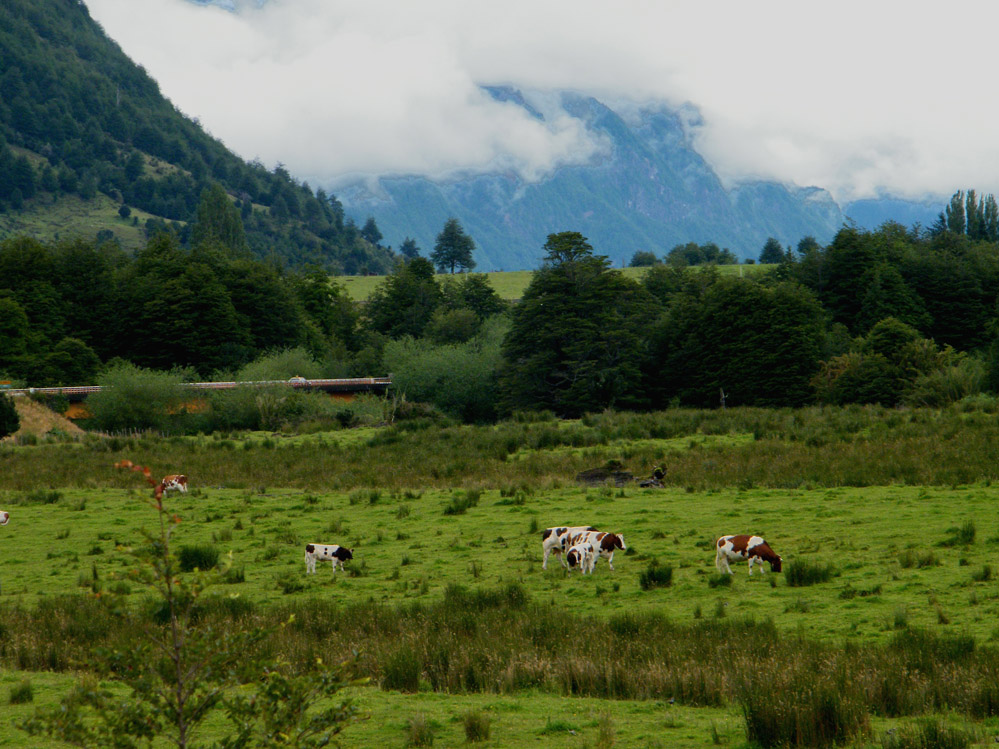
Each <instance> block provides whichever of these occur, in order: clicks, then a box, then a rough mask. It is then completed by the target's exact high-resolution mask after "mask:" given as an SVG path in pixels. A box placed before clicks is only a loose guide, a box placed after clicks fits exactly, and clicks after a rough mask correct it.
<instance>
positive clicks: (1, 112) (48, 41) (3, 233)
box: [0, 0, 393, 273]
mask: <svg viewBox="0 0 999 749" xmlns="http://www.w3.org/2000/svg"><path fill="white" fill-rule="evenodd" d="M213 183H218V184H221V185H222V186H223V187H224V188H225V190H226V192H227V193H228V195H229V197H230V199H231V200H232V201H233V202H234V204H235V205H236V207H237V208H239V210H240V214H241V217H242V220H243V224H244V226H245V231H246V245H247V247H248V249H250V250H251V251H252V252H253V253H254V254H256V255H257V256H258V257H276V258H278V259H279V260H280V261H281V262H283V263H285V264H289V265H302V264H306V263H315V264H320V265H322V266H324V267H327V268H329V269H330V270H332V271H335V272H339V273H372V272H374V273H378V272H386V271H388V270H389V269H390V268H391V266H392V259H393V257H392V253H391V252H390V251H389V250H387V249H384V248H381V247H378V246H377V245H374V244H372V243H370V242H368V241H366V240H365V239H364V238H362V237H361V234H360V232H359V231H358V230H357V228H356V227H354V226H353V225H352V224H351V223H350V222H345V221H344V213H343V208H342V206H341V205H340V202H339V201H338V200H337V199H336V197H334V196H332V195H327V194H326V193H325V192H323V191H322V190H317V191H315V192H313V190H312V189H311V188H310V187H309V186H308V185H307V184H299V183H298V182H297V181H296V180H295V179H293V178H292V177H291V175H290V174H289V173H288V172H287V170H285V169H284V168H283V167H281V166H278V167H277V168H275V169H274V170H273V171H269V170H267V169H266V168H265V167H264V166H263V165H261V164H260V163H257V162H253V163H247V162H245V161H243V160H242V159H241V158H239V157H238V156H236V155H235V154H233V153H231V152H230V151H229V150H228V149H226V147H225V146H224V145H223V144H222V143H221V142H219V141H218V140H215V139H214V138H212V137H211V136H209V135H208V134H207V133H205V131H204V130H203V129H202V128H201V126H200V124H199V123H198V122H197V121H196V120H194V119H191V118H189V117H187V116H185V115H184V114H182V113H181V112H180V111H178V110H177V109H176V108H175V107H174V105H173V104H172V103H171V102H169V101H168V100H167V99H165V98H164V97H163V95H162V94H161V93H160V91H159V88H158V86H157V84H156V82H155V81H154V80H152V79H151V78H150V77H149V76H148V75H147V74H146V72H145V71H144V70H143V69H142V68H141V67H140V66H138V65H136V64H135V63H134V62H132V61H131V60H130V59H129V58H128V57H127V56H126V55H125V54H124V53H123V52H122V51H121V49H120V48H119V47H118V45H117V44H115V43H114V41H113V40H111V39H109V38H108V37H107V35H106V34H105V33H104V31H103V30H102V29H101V27H100V26H99V25H98V24H97V23H96V22H95V21H94V20H93V19H91V18H90V16H89V14H88V12H87V8H86V6H85V5H84V4H83V3H81V2H76V1H75V0H5V2H4V3H2V4H0V239H2V238H6V237H10V236H13V235H17V234H29V235H31V236H33V237H35V238H37V239H41V240H43V241H51V240H56V239H62V238H69V237H71V236H73V237H76V236H82V237H84V238H86V239H92V238H93V237H94V236H95V235H96V234H97V233H98V232H108V231H109V232H111V235H107V234H103V235H102V236H103V237H104V238H110V236H112V235H113V236H114V237H116V238H117V239H118V240H119V241H120V243H121V244H122V245H123V246H125V247H136V246H139V245H140V244H141V243H142V242H144V240H145V239H146V238H147V237H149V236H151V235H152V234H153V233H155V232H156V231H158V230H160V229H162V228H165V227H167V226H170V227H172V228H173V229H174V231H176V232H177V234H178V235H179V237H180V239H181V241H182V242H184V243H186V242H187V241H188V239H189V236H188V235H189V222H190V221H191V220H192V219H193V218H194V213H195V210H196V209H197V206H198V203H199V201H200V198H201V195H202V193H203V192H204V190H205V189H206V188H207V187H209V186H210V185H211V184H213ZM119 212H120V214H119Z"/></svg>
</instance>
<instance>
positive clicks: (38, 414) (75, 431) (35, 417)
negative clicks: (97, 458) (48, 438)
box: [0, 396, 84, 442]
mask: <svg viewBox="0 0 999 749" xmlns="http://www.w3.org/2000/svg"><path fill="white" fill-rule="evenodd" d="M13 400H14V408H16V409H17V415H18V417H19V418H20V419H21V427H20V428H19V429H18V430H17V431H16V432H14V434H12V435H10V436H8V437H5V438H4V439H3V440H0V442H8V441H14V440H16V439H18V438H19V437H26V436H27V435H29V434H33V435H35V436H36V437H43V436H44V435H46V434H48V433H49V432H51V431H54V430H56V431H59V432H62V433H63V434H67V435H69V436H71V437H80V436H82V435H83V434H84V431H83V430H82V429H80V427H78V426H77V425H76V424H74V423H73V422H72V421H70V420H69V419H67V418H66V417H65V416H62V415H61V414H57V413H56V412H55V411H53V410H52V409H51V408H46V407H45V406H43V405H42V404H41V403H37V402H36V401H33V400H31V398H27V397H24V396H18V397H16V398H14V399H13Z"/></svg>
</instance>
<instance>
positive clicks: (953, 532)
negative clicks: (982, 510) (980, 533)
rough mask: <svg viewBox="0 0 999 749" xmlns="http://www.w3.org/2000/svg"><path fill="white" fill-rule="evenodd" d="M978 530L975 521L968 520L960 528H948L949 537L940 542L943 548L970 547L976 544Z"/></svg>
mask: <svg viewBox="0 0 999 749" xmlns="http://www.w3.org/2000/svg"><path fill="white" fill-rule="evenodd" d="M976 534H977V529H976V528H975V522H974V521H973V520H966V521H964V523H962V524H961V527H960V528H948V529H947V537H946V538H945V539H944V540H943V541H941V542H940V545H941V546H970V545H971V544H973V543H975V535H976Z"/></svg>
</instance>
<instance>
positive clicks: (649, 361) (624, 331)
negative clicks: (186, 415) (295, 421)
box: [0, 186, 999, 421]
mask: <svg viewBox="0 0 999 749" xmlns="http://www.w3.org/2000/svg"><path fill="white" fill-rule="evenodd" d="M993 204H994V200H992V198H991V196H990V197H989V198H987V199H985V200H982V199H980V198H977V197H976V195H975V193H974V192H973V191H970V192H968V193H967V194H965V193H963V192H962V193H958V194H957V195H955V196H954V199H953V200H952V201H951V205H950V206H949V207H948V210H947V212H946V215H943V216H941V220H940V222H938V225H936V226H934V227H932V228H931V229H928V230H923V229H921V228H919V227H913V228H911V229H907V228H905V227H903V226H901V225H898V224H893V223H887V224H885V225H883V226H882V227H881V228H879V229H878V230H877V231H873V232H869V231H864V230H861V229H857V228H856V227H850V226H846V227H843V228H842V229H841V230H840V231H839V232H838V233H837V235H836V237H835V238H834V240H833V241H832V242H831V243H830V244H829V245H828V246H826V247H822V246H820V245H818V243H815V242H814V241H803V242H801V243H799V249H798V250H792V249H791V248H788V249H787V250H785V251H784V252H783V254H782V255H781V256H780V262H776V263H774V264H772V265H769V266H768V269H767V270H766V271H764V272H761V273H757V274H753V275H752V277H747V278H736V277H731V276H724V275H722V274H721V273H719V271H718V269H717V267H716V266H714V265H705V266H701V267H696V268H694V267H688V266H684V265H681V264H679V263H675V262H673V263H670V262H667V263H659V264H656V265H654V266H652V267H650V268H649V269H648V270H647V271H646V273H645V274H644V275H643V276H642V277H641V280H640V281H636V280H633V279H631V278H629V277H627V276H625V275H624V274H622V273H621V272H620V271H618V270H614V269H612V268H611V267H610V264H609V262H608V261H607V259H606V257H604V256H602V255H599V254H597V253H596V251H595V250H594V248H593V247H591V246H590V244H589V243H588V242H587V240H586V238H585V237H583V236H582V235H580V234H578V233H576V232H571V231H569V232H561V233H558V234H552V235H550V236H549V238H548V242H547V243H546V244H545V246H544V248H543V249H544V251H545V252H546V256H545V262H544V264H543V265H542V267H541V268H540V269H539V270H538V271H537V272H536V273H535V274H534V276H533V279H532V281H531V283H530V285H529V287H528V288H527V290H526V291H525V293H524V295H523V298H522V299H521V300H520V301H519V302H517V303H516V304H514V305H513V306H510V305H508V304H507V303H506V302H504V301H503V300H501V299H500V298H499V297H498V296H497V294H496V293H495V291H494V290H493V288H492V287H491V286H490V285H489V283H488V281H487V279H486V277H485V276H479V275H474V274H457V275H454V276H451V277H447V278H446V279H445V280H444V281H443V282H441V281H440V280H439V279H438V277H436V276H435V274H434V267H433V265H432V264H431V263H430V262H429V261H428V260H426V259H425V258H422V257H419V256H417V257H414V258H411V259H409V260H406V261H400V262H399V263H398V264H397V266H396V267H395V269H394V271H393V272H392V273H391V274H390V275H388V276H386V277H385V279H384V280H383V281H382V282H381V284H380V285H379V286H378V288H377V289H376V290H375V292H374V294H373V295H372V296H371V297H370V299H369V300H368V301H367V302H366V303H364V304H358V303H355V302H354V301H352V300H351V299H350V298H349V297H348V296H347V295H346V294H345V292H344V291H343V290H342V288H341V287H340V286H338V285H337V283H336V282H335V279H334V280H331V279H330V278H329V277H328V276H327V275H326V274H325V273H324V272H323V271H322V270H320V269H316V268H313V269H304V270H297V271H288V270H284V269H281V268H280V267H277V266H275V265H272V264H268V263H265V262H262V261H259V260H256V259H253V258H252V257H251V256H250V255H249V253H248V252H247V250H246V249H245V247H243V246H242V245H241V243H240V237H241V236H242V232H241V225H240V214H239V211H238V210H237V209H236V208H235V207H234V206H233V205H232V204H231V203H229V202H228V201H227V200H226V199H225V195H224V192H223V191H222V190H221V188H220V187H218V186H216V187H214V188H210V189H208V190H206V191H205V193H204V194H203V196H202V200H201V204H200V205H199V207H198V209H197V211H196V213H197V217H198V218H197V220H196V221H195V222H194V224H193V226H192V229H191V236H193V237H195V238H197V240H198V241H197V242H196V243H195V245H194V247H193V248H191V249H187V248H184V247H182V246H181V245H180V244H179V242H178V239H177V237H176V235H174V234H172V233H170V232H163V233H160V234H158V235H156V236H155V237H154V238H153V239H152V240H151V241H150V242H149V243H148V244H147V245H146V247H145V248H144V249H142V250H141V251H139V252H138V253H136V254H135V255H134V257H133V256H129V255H127V254H125V253H123V252H121V251H120V250H119V249H118V248H117V246H116V245H115V244H114V243H103V244H100V243H96V242H84V241H81V240H77V241H73V242H64V243H56V244H53V245H44V244H42V243H40V242H37V241H35V240H31V239H25V238H18V239H12V240H7V241H5V242H3V243H0V374H5V375H6V376H8V377H12V378H14V379H16V380H18V381H23V382H28V381H30V382H29V383H28V384H31V385H56V384H79V383H81V382H88V381H90V380H92V379H93V378H94V377H96V376H99V375H100V373H101V372H104V371H106V370H107V369H108V368H109V367H110V368H113V367H114V366H116V365H117V364H119V363H121V360H125V361H126V362H129V363H130V365H137V366H139V367H145V368H151V369H158V370H169V369H171V368H178V367H180V368H186V370H185V372H186V373H185V374H184V376H185V377H187V378H191V377H201V378H206V377H225V378H229V377H232V376H233V373H234V372H237V371H238V370H239V369H240V368H242V367H247V366H249V365H250V364H251V362H253V361H254V360H260V358H261V357H265V358H266V357H268V356H269V357H273V356H275V352H279V351H288V350H296V351H298V352H299V356H298V357H297V358H294V357H293V358H292V359H290V360H289V361H291V362H294V366H295V367H297V370H296V371H287V372H279V373H278V374H279V375H281V376H292V375H295V374H301V375H303V376H313V377H316V376H346V375H364V376H369V375H381V374H387V373H391V374H392V375H393V380H394V383H395V387H396V389H397V392H399V393H405V394H406V397H407V398H409V399H410V400H413V401H419V402H425V403H430V404H433V405H434V406H435V407H436V408H438V409H439V410H440V411H441V412H443V414H446V415H447V416H450V417H454V418H458V419H462V420H466V421H489V420H492V419H495V418H497V417H500V416H504V415H508V414H511V413H515V412H518V411H550V412H552V413H554V414H557V415H559V416H578V415H580V414H583V413H586V412H593V411H599V410H602V409H605V408H621V409H636V410H644V409H660V408H664V407H668V406H671V405H684V406H696V407H718V406H726V405H733V406H734V405H752V406H772V407H782V406H792V407H795V406H802V405H805V404H809V403H816V402H817V403H834V404H843V403H879V404H882V405H887V406H895V405H901V404H912V405H931V406H932V405H942V404H944V403H948V402H953V401H957V400H960V399H962V398H967V397H981V394H984V393H991V392H994V391H996V390H997V388H999V345H997V337H999V324H997V323H999V319H997V299H999V245H997V243H996V242H994V241H991V240H990V239H988V238H987V237H985V238H982V237H981V236H979V237H977V238H976V236H975V234H974V233H973V232H974V231H976V229H975V227H976V226H977V225H978V219H979V217H980V215H986V214H987V212H988V210H989V209H988V206H990V205H993ZM969 230H971V231H969ZM303 362H304V363H303ZM303 368H307V369H308V371H298V370H302V369H303Z"/></svg>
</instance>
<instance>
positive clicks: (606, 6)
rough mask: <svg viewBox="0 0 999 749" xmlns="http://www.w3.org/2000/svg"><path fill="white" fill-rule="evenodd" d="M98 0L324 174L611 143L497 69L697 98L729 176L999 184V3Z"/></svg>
mask: <svg viewBox="0 0 999 749" xmlns="http://www.w3.org/2000/svg"><path fill="white" fill-rule="evenodd" d="M231 1H232V3H233V4H234V5H235V6H236V7H237V12H229V11H226V10H223V9H221V8H219V7H216V6H203V5H197V4H194V3H192V2H189V0H86V4H87V6H88V8H89V9H90V13H91V15H92V16H93V18H95V19H96V20H97V21H99V22H100V23H101V25H102V26H103V27H104V29H105V31H106V32H107V33H108V34H109V35H110V36H111V37H112V38H113V39H115V40H116V41H117V42H118V43H119V44H120V45H121V47H122V48H123V49H124V51H125V52H126V54H128V55H129V56H130V57H131V58H132V59H133V60H135V61H136V62H138V63H139V64H141V65H143V66H144V67H145V68H146V70H147V71H148V72H149V73H150V74H151V75H152V76H153V78H155V79H156V80H157V81H158V82H159V84H160V89H161V90H162V92H163V94H164V95H166V96H167V97H168V98H169V99H170V100H171V101H172V102H173V103H174V104H175V105H176V106H177V107H178V108H179V109H181V110H182V111H183V112H185V113H186V114H188V115H189V116H191V117H196V118H198V119H199V121H200V122H201V124H202V125H203V126H204V127H205V128H206V129H207V130H208V131H209V132H210V133H212V134H213V135H214V136H216V137H217V138H219V139H221V140H222V141H223V142H224V143H225V144H226V145H227V146H228V147H229V148H231V149H232V150H234V151H235V152H237V153H238V154H240V155H241V156H243V157H245V158H247V159H252V158H259V159H260V160H261V161H262V162H263V163H264V164H265V165H267V166H268V167H273V166H274V165H275V164H276V163H278V162H281V163H283V164H285V165H286V166H287V168H288V169H289V170H290V171H291V173H292V174H294V175H295V176H297V177H299V178H300V179H306V180H308V181H309V182H310V184H312V185H313V186H314V187H315V186H319V185H326V186H334V187H335V186H336V185H338V184H342V183H343V182H344V181H345V179H348V178H356V177H358V176H371V175H382V174H426V175H430V176H442V175H447V174H452V173H455V172H460V171H462V170H472V171H476V170H486V169H496V168H501V169H504V170H511V171H516V172H518V173H520V174H521V175H523V176H524V177H525V178H527V179H537V178H540V177H542V176H543V175H544V174H546V173H549V172H550V171H552V170H553V169H555V168H557V167H558V166H559V165H560V164H566V163H579V162H584V161H586V160H587V159H589V158H592V157H593V155H594V153H595V152H597V151H599V149H600V147H601V144H600V143H599V142H597V141H595V140H594V139H593V138H592V137H591V136H590V134H589V133H587V132H586V131H585V130H584V129H583V128H581V127H580V125H579V123H578V122H577V121H575V120H572V119H570V118H567V117H554V118H553V119H551V120H550V121H548V122H545V123H541V122H539V121H537V120H535V119H532V118H530V117H529V116H527V115H526V114H525V113H524V112H523V111H522V110H520V109H518V108H517V107H514V106H512V105H509V104H500V103H497V102H494V101H492V100H491V99H489V98H488V97H487V96H485V95H484V94H483V93H482V92H481V90H480V89H479V88H478V86H479V85H482V84H486V85H503V84H506V85H512V86H516V87H518V88H524V89H530V90H533V91H537V92H541V93H544V92H551V91H556V90H559V89H572V90H574V91H579V92H583V93H587V94H591V95H593V96H596V97H597V98H599V99H601V100H602V101H605V102H607V103H611V102H612V101H614V102H618V101H631V102H636V103H646V102H666V103H669V104H672V105H679V104H683V103H689V104H691V105H693V106H694V107H696V108H697V109H698V110H699V111H700V113H701V115H702V117H703V124H702V125H701V126H699V127H698V128H697V130H696V135H695V138H696V140H695V143H696V146H697V148H698V150H699V151H700V153H701V154H702V155H703V156H704V157H705V158H706V159H707V160H708V161H709V162H710V163H711V164H712V166H713V167H714V168H715V170H716V171H717V172H718V173H719V174H720V175H721V176H722V177H723V178H724V179H726V180H727V181H729V182H733V181H738V180H740V179H745V178H757V177H764V178H773V179H778V180H781V181H785V182H793V183H796V184H798V185H802V186H806V185H818V186H820V187H825V188H827V189H829V190H830V191H831V192H832V193H833V194H834V196H835V197H836V198H837V199H839V200H841V201H842V200H848V199H852V198H856V197H867V196H871V195H874V194H877V193H879V192H880V193H890V194H894V195H899V196H906V197H912V198H921V197H925V196H930V195H935V196H949V195H950V194H951V193H953V192H954V191H955V190H957V189H964V188H975V189H977V190H978V191H979V192H994V193H997V194H999V128H997V123H999V117H997V115H999V97H997V96H996V95H995V92H994V87H993V84H992V80H991V79H992V73H993V72H994V70H995V67H996V56H995V48H996V47H995V39H994V37H995V33H996V32H995V30H996V28H999V3H994V2H984V1H979V2H970V1H963V0H952V1H951V2H949V3H946V4H942V3H929V2H922V1H920V0H910V1H909V2H888V1H887V0H885V1H882V2H878V1H875V2H871V0H862V1H860V0H858V1H854V0H840V1H839V2H836V3H831V2H825V3H821V4H819V3H812V2H801V0H793V1H792V0H788V1H786V2H785V1H783V0H781V1H775V0H758V1H756V2H747V1H746V0H713V1H712V2H696V1H694V0H682V1H680V2H674V1H673V0H606V1H604V0H502V1H500V0H420V1H419V2H414V1H413V0H269V2H264V3H263V4H262V5H261V4H260V3H258V0H231Z"/></svg>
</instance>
